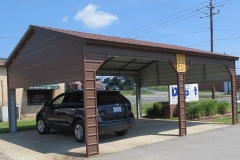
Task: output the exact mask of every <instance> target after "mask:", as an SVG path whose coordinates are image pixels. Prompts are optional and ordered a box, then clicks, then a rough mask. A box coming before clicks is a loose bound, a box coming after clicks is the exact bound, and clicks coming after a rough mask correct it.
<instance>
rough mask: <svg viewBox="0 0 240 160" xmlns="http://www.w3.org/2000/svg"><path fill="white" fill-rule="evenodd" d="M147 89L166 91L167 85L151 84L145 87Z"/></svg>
mask: <svg viewBox="0 0 240 160" xmlns="http://www.w3.org/2000/svg"><path fill="white" fill-rule="evenodd" d="M146 88H147V89H151V90H156V91H168V86H152V87H146Z"/></svg>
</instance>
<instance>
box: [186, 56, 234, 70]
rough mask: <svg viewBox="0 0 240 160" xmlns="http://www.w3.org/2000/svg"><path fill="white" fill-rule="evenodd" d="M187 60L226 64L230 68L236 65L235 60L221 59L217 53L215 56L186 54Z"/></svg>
mask: <svg viewBox="0 0 240 160" xmlns="http://www.w3.org/2000/svg"><path fill="white" fill-rule="evenodd" d="M186 62H187V63H188V62H194V63H202V64H217V65H226V66H228V67H230V68H232V67H234V65H235V61H233V60H229V59H219V58H218V56H217V55H216V56H215V57H212V58H210V57H204V56H202V57H199V56H194V55H186Z"/></svg>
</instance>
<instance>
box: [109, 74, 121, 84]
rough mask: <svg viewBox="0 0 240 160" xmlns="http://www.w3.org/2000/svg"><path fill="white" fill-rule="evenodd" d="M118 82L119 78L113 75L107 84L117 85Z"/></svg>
mask: <svg viewBox="0 0 240 160" xmlns="http://www.w3.org/2000/svg"><path fill="white" fill-rule="evenodd" d="M119 84H120V79H119V78H118V77H117V76H114V77H113V78H112V79H111V80H110V82H108V85H110V86H119Z"/></svg>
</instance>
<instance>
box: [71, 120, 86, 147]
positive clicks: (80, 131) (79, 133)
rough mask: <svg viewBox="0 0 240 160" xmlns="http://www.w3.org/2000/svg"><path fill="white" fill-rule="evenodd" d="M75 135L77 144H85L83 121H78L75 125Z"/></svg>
mask: <svg viewBox="0 0 240 160" xmlns="http://www.w3.org/2000/svg"><path fill="white" fill-rule="evenodd" d="M73 134H74V137H75V139H76V140H77V142H79V143H83V142H85V127H84V123H83V121H81V120H78V121H76V122H75V123H74V128H73Z"/></svg>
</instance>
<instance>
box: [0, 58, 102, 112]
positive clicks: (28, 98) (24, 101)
mask: <svg viewBox="0 0 240 160" xmlns="http://www.w3.org/2000/svg"><path fill="white" fill-rule="evenodd" d="M6 60H7V59H6V58H0V107H2V106H8V93H7V69H6V68H4V67H3V64H4V63H5V61H6ZM96 88H97V89H101V88H102V87H101V81H96ZM81 89H82V83H81V82H80V81H76V82H67V83H59V84H48V85H41V86H29V87H27V88H18V89H16V106H17V107H18V111H19V113H20V115H22V116H24V117H33V116H35V114H36V113H37V112H38V111H39V110H40V108H41V107H42V104H43V102H46V101H50V100H51V99H53V98H54V97H56V96H57V95H59V94H60V93H63V92H68V91H73V90H81Z"/></svg>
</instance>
